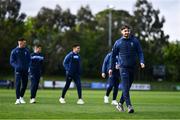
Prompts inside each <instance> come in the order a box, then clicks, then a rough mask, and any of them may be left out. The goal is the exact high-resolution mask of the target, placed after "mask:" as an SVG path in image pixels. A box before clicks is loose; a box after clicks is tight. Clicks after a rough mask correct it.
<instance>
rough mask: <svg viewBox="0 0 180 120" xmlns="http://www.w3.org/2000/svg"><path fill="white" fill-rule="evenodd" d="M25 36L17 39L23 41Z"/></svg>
mask: <svg viewBox="0 0 180 120" xmlns="http://www.w3.org/2000/svg"><path fill="white" fill-rule="evenodd" d="M25 40H26V39H25V38H19V39H18V41H25Z"/></svg>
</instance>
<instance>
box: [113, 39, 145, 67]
mask: <svg viewBox="0 0 180 120" xmlns="http://www.w3.org/2000/svg"><path fill="white" fill-rule="evenodd" d="M116 55H118V56H119V57H118V59H119V61H120V68H121V67H122V68H133V67H134V66H135V65H136V59H137V56H138V58H139V61H140V63H144V55H143V52H142V48H141V45H140V43H139V41H138V39H137V38H136V37H134V36H130V37H129V38H128V39H126V38H124V37H121V38H120V39H118V40H117V41H116V42H115V44H114V46H113V49H112V57H111V69H113V68H114V67H115V62H116Z"/></svg>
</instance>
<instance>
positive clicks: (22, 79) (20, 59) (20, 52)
mask: <svg viewBox="0 0 180 120" xmlns="http://www.w3.org/2000/svg"><path fill="white" fill-rule="evenodd" d="M29 63H30V52H29V50H28V48H26V40H25V39H24V38H20V39H18V46H17V47H16V48H14V49H13V50H12V51H11V55H10V64H11V65H12V66H13V68H14V70H15V81H16V102H15V104H16V105H17V104H21V103H22V104H24V103H26V102H25V101H24V99H23V96H24V93H25V91H26V88H27V83H28V68H29ZM21 84H22V86H21Z"/></svg>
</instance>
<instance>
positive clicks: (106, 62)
mask: <svg viewBox="0 0 180 120" xmlns="http://www.w3.org/2000/svg"><path fill="white" fill-rule="evenodd" d="M111 56H112V52H110V53H108V54H107V55H106V57H105V58H104V61H103V65H102V73H105V74H108V71H109V69H110V68H111V66H110V59H111ZM115 62H116V64H119V61H118V56H116V60H115ZM115 70H116V71H117V72H114V73H115V74H116V73H117V74H119V71H118V69H115Z"/></svg>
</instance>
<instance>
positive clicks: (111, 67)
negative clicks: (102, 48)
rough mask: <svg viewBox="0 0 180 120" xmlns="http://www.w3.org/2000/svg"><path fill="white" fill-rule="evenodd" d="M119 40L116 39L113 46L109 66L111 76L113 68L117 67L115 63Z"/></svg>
mask: <svg viewBox="0 0 180 120" xmlns="http://www.w3.org/2000/svg"><path fill="white" fill-rule="evenodd" d="M117 46H118V42H117V41H116V42H115V44H114V46H113V49H112V55H111V57H110V68H109V76H111V75H112V71H113V69H114V68H115V65H116V55H117V53H118V47H117Z"/></svg>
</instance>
